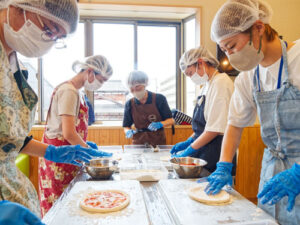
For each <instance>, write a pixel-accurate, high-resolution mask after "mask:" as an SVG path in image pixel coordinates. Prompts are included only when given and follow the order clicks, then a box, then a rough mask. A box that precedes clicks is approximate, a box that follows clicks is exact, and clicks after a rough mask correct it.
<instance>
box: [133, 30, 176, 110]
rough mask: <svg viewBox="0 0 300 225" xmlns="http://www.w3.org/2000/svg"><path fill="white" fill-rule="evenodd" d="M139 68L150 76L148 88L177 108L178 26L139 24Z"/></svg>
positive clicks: (171, 106)
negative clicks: (161, 95)
mask: <svg viewBox="0 0 300 225" xmlns="http://www.w3.org/2000/svg"><path fill="white" fill-rule="evenodd" d="M137 37H138V38H137V40H138V46H137V48H138V54H137V55H138V60H137V64H138V69H139V70H143V71H144V72H146V73H147V74H148V76H149V87H148V89H149V90H150V91H153V92H158V93H161V94H163V95H164V96H165V97H166V98H167V100H168V103H169V106H170V108H171V109H172V108H176V67H177V64H176V51H177V48H176V27H172V26H170V27H162V26H138V36H137Z"/></svg>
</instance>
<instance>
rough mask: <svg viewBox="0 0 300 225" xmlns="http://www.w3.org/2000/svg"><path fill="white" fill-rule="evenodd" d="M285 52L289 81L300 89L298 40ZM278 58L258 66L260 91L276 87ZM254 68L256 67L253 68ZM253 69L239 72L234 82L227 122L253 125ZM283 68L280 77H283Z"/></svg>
mask: <svg viewBox="0 0 300 225" xmlns="http://www.w3.org/2000/svg"><path fill="white" fill-rule="evenodd" d="M294 43H295V45H294V46H292V48H290V49H289V51H288V52H287V60H288V72H289V79H290V81H291V83H292V84H293V85H294V86H296V87H297V88H299V89H300V40H297V41H295V42H294ZM279 65H280V59H278V60H277V61H276V62H275V63H274V64H272V65H271V66H268V67H262V66H261V65H260V66H259V76H260V85H261V90H262V91H271V90H274V89H276V88H277V79H278V71H279ZM255 69H256V68H255ZM255 69H254V70H251V71H246V72H241V73H240V74H239V75H238V77H237V78H236V79H235V82H234V87H235V89H234V93H233V95H232V98H231V102H230V108H229V116H228V124H230V125H233V126H236V127H247V126H251V125H253V123H254V122H255V119H256V114H257V113H256V105H255V103H254V100H253V92H252V91H253V76H254V72H255ZM285 75H286V74H285V72H284V68H283V69H282V78H281V80H282V81H283V80H284V77H285Z"/></svg>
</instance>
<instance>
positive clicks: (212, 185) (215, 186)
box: [205, 162, 233, 195]
mask: <svg viewBox="0 0 300 225" xmlns="http://www.w3.org/2000/svg"><path fill="white" fill-rule="evenodd" d="M232 167H233V164H232V163H229V162H218V163H217V169H216V170H215V172H213V173H212V174H211V175H210V176H209V177H207V180H208V182H209V184H208V185H207V186H206V188H205V192H206V194H213V195H215V194H218V193H219V192H220V191H221V189H222V188H223V187H224V186H225V185H226V184H229V185H230V186H232V176H231V170H232Z"/></svg>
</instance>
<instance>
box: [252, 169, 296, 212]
mask: <svg viewBox="0 0 300 225" xmlns="http://www.w3.org/2000/svg"><path fill="white" fill-rule="evenodd" d="M299 193H300V165H298V164H296V163H295V164H294V165H293V167H292V168H290V169H288V170H285V171H283V172H281V173H278V174H276V175H275V176H274V177H273V178H272V179H270V180H269V181H268V182H266V184H265V185H264V188H263V190H262V191H261V192H260V193H259V194H258V195H257V197H258V198H262V197H263V198H262V199H261V201H260V202H261V203H262V204H265V203H267V202H270V204H271V205H273V204H276V203H277V202H278V201H279V200H280V199H282V198H283V197H284V196H288V205H287V208H286V209H287V211H289V212H290V211H292V209H293V207H294V205H295V198H296V197H297V195H298V194H299Z"/></svg>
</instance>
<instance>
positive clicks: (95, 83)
mask: <svg viewBox="0 0 300 225" xmlns="http://www.w3.org/2000/svg"><path fill="white" fill-rule="evenodd" d="M102 85H103V83H102V82H100V81H99V80H98V79H97V78H96V76H95V74H94V81H93V82H92V83H90V82H89V81H88V79H86V81H85V82H84V88H85V89H86V90H88V91H97V90H98V89H99V88H101V87H102Z"/></svg>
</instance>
